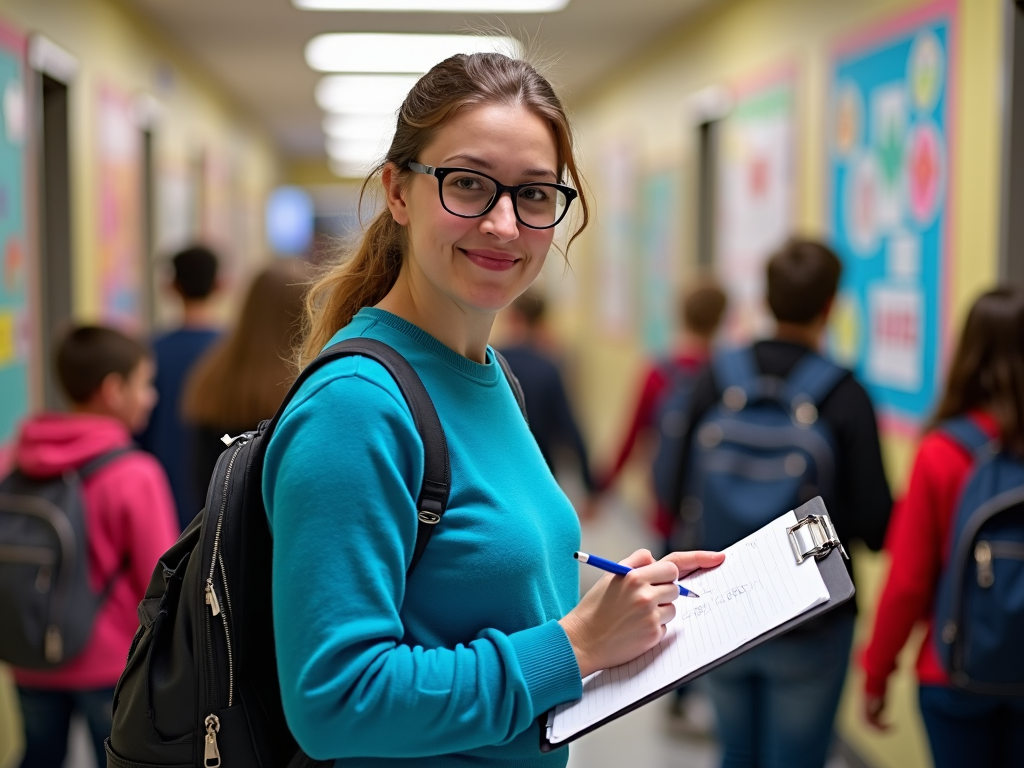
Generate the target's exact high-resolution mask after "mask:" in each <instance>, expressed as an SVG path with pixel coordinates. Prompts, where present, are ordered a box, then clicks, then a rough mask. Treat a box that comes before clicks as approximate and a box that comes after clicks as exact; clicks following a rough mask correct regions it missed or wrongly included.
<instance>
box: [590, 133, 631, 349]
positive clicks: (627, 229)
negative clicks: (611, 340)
mask: <svg viewBox="0 0 1024 768" xmlns="http://www.w3.org/2000/svg"><path fill="white" fill-rule="evenodd" d="M604 157H605V161H604V164H603V166H602V170H603V177H602V179H601V180H602V185H601V189H602V195H601V198H602V199H601V202H602V205H601V215H600V216H599V217H598V221H599V222H600V227H601V233H600V251H599V268H600V273H599V275H598V280H599V286H600V290H599V292H598V306H597V308H596V309H597V313H596V314H597V318H598V327H600V328H601V330H602V331H604V332H605V333H607V334H609V335H612V336H617V337H623V336H626V335H627V334H628V333H629V332H630V330H631V326H632V322H631V320H632V315H633V306H632V304H633V302H632V294H633V280H632V277H633V275H632V272H633V267H632V265H631V262H632V255H633V248H634V221H635V218H634V217H635V208H636V183H637V179H636V166H635V158H634V156H633V152H632V150H631V148H630V146H629V144H628V143H627V142H626V141H625V140H617V141H612V142H611V143H610V144H609V145H608V147H607V148H606V150H605V153H604Z"/></svg>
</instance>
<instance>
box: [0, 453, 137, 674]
mask: <svg viewBox="0 0 1024 768" xmlns="http://www.w3.org/2000/svg"><path fill="white" fill-rule="evenodd" d="M132 450H134V449H132V448H118V449H116V450H113V451H108V452H107V453H104V454H101V455H100V456H97V457H96V458H94V459H92V460H91V461H89V462H87V463H86V464H84V465H83V466H81V467H80V468H78V469H77V470H72V471H69V472H65V473H64V474H62V475H58V476H57V477H50V478H35V477H29V476H27V475H25V474H24V473H23V472H21V471H20V470H17V469H15V470H14V471H13V472H11V474H9V475H8V476H7V477H6V478H4V480H3V481H2V482H0V616H2V617H3V620H2V622H0V659H2V660H4V661H6V662H8V663H10V664H13V665H15V666H17V667H24V668H26V669H41V670H47V669H55V668H56V667H59V666H61V665H62V664H64V663H66V662H67V661H68V660H69V659H72V658H74V657H75V656H76V655H78V654H79V653H81V651H82V650H83V649H84V648H85V645H86V643H87V642H88V641H89V637H90V636H91V635H92V627H93V623H94V622H95V620H96V614H98V613H99V610H100V607H101V606H102V605H103V603H104V601H105V600H106V598H107V595H108V594H109V593H110V587H111V586H113V584H114V581H115V580H116V579H117V577H118V576H119V575H120V573H121V571H122V570H123V567H122V568H120V569H118V571H117V572H116V573H115V574H114V575H113V576H112V577H111V578H110V579H109V580H108V582H107V585H106V586H105V587H104V589H103V590H102V591H101V592H100V593H99V594H96V593H95V592H93V591H92V589H91V588H90V587H89V549H88V540H87V538H86V530H85V506H84V503H83V500H82V482H83V481H84V480H85V479H86V478H87V477H89V476H90V475H93V474H95V473H96V472H97V471H99V469H100V468H102V467H104V466H106V465H107V464H109V463H110V462H112V461H113V460H114V459H117V458H119V457H120V456H123V455H124V454H126V453H130V452H131V451H132Z"/></svg>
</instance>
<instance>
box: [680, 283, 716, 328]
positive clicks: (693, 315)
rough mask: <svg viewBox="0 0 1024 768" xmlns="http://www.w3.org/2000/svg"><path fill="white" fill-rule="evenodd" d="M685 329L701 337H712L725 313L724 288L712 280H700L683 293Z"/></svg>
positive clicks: (682, 313)
mask: <svg viewBox="0 0 1024 768" xmlns="http://www.w3.org/2000/svg"><path fill="white" fill-rule="evenodd" d="M681 304H682V306H681V319H682V321H683V327H684V328H685V329H687V330H688V331H692V332H693V333H696V334H697V335H699V336H705V337H711V336H714V334H715V331H716V330H718V324H719V323H721V322H722V315H723V314H724V313H725V305H726V297H725V291H723V290H722V287H721V286H720V285H719V284H718V283H717V282H716V281H715V280H713V279H711V278H707V277H704V278H698V279H697V280H695V281H693V282H692V283H691V284H690V286H689V287H687V289H686V290H685V291H684V292H683V299H682V302H681Z"/></svg>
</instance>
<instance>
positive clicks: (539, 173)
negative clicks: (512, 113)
mask: <svg viewBox="0 0 1024 768" xmlns="http://www.w3.org/2000/svg"><path fill="white" fill-rule="evenodd" d="M455 160H461V161H463V162H466V163H469V164H470V165H473V166H477V167H479V168H483V169H484V170H485V171H492V172H493V171H494V164H493V163H491V162H488V161H487V160H484V159H483V158H482V157H477V156H476V155H467V154H458V155H452V156H451V157H447V158H445V160H444V164H445V165H447V164H448V163H450V162H452V161H455ZM520 175H521V176H532V177H535V178H543V177H545V176H547V177H549V178H552V179H554V180H555V181H558V174H557V173H555V172H554V171H551V170H548V169H547V168H526V169H525V170H523V171H522V172H521V174H520Z"/></svg>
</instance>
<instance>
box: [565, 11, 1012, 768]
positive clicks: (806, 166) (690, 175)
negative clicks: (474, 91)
mask: <svg viewBox="0 0 1024 768" xmlns="http://www.w3.org/2000/svg"><path fill="white" fill-rule="evenodd" d="M921 5H923V3H921V2H920V0H858V2H849V1H848V0H734V1H733V2H719V3H717V4H712V5H710V6H709V8H708V9H707V10H706V11H705V12H704V13H703V14H702V15H701V16H700V17H698V18H697V19H695V20H692V21H691V22H688V23H687V24H686V25H684V26H683V27H682V28H681V29H680V30H678V31H677V32H674V33H672V32H670V33H668V34H667V35H666V36H665V37H664V38H663V39H662V40H660V41H658V42H657V43H656V44H654V45H652V46H649V47H648V49H647V50H646V52H644V53H642V54H641V55H640V56H638V57H636V58H635V59H633V60H632V61H631V62H630V63H629V64H628V66H626V67H625V68H622V69H621V70H620V71H619V72H618V73H617V74H616V75H615V76H614V77H613V78H612V79H610V80H608V81H606V82H605V83H603V84H602V86H601V87H600V88H599V89H597V90H596V91H594V92H592V93H589V94H584V95H583V97H581V98H579V99H577V100H576V101H575V102H574V103H572V104H571V106H572V111H573V117H574V122H575V125H576V128H577V131H578V137H579V144H580V150H581V155H582V158H583V162H584V171H585V173H586V174H587V176H588V179H589V183H590V185H591V189H592V192H593V200H594V203H595V209H596V211H595V212H596V219H597V220H600V219H601V215H602V201H606V200H607V199H608V197H609V190H607V189H603V188H602V187H601V183H602V174H601V173H600V165H599V164H600V163H602V162H603V161H605V160H606V159H607V158H606V157H604V156H603V153H604V152H605V151H606V147H607V146H608V144H609V142H610V141H612V140H616V139H623V138H624V139H625V140H626V141H627V142H628V143H629V145H630V146H631V148H632V150H633V152H634V154H635V158H636V160H637V167H638V170H639V171H640V172H641V173H642V172H644V171H654V170H660V169H671V170H675V171H677V172H678V175H679V176H680V178H681V182H682V208H681V209H680V211H679V215H680V217H681V219H680V221H681V227H682V238H681V240H682V242H681V243H680V254H679V266H680V269H679V270H678V272H679V274H680V275H685V273H686V272H687V269H688V268H689V267H690V266H691V265H692V264H693V263H694V259H695V256H694V253H693V250H694V246H695V242H694V240H695V238H694V236H693V235H692V232H693V222H694V219H695V209H694V201H695V200H696V194H697V190H696V184H695V176H696V174H695V170H694V160H695V154H696V147H695V140H696V130H695V129H693V128H691V126H692V122H691V119H690V118H689V117H688V116H687V106H686V105H687V100H688V99H689V98H690V97H691V96H692V95H693V94H694V93H695V92H697V91H699V90H700V89H702V88H704V87H706V86H709V85H714V84H722V85H728V84H732V83H735V82H737V81H744V80H748V79H750V78H751V77H752V76H756V75H757V74H758V72H763V71H766V70H771V69H773V68H776V67H778V66H780V65H787V64H788V65H791V66H795V68H796V72H797V85H796V89H797V99H796V103H797V131H796V133H797V157H796V162H797V172H796V179H797V184H798V189H797V203H796V225H797V228H798V229H799V230H801V231H802V232H804V233H807V234H820V233H824V232H825V230H826V223H827V219H826V217H827V215H828V212H827V208H826V205H827V202H826V201H827V195H826V186H825V185H826V173H825V166H824V159H825V151H826V150H825V135H826V132H825V127H826V115H825V103H826V98H827V94H826V88H827V78H828V72H829V64H830V58H829V51H830V49H831V46H832V45H833V44H834V42H835V41H836V40H837V39H838V38H842V37H844V36H846V35H848V34H850V33H851V32H855V31H857V30H858V29H861V28H863V27H865V26H870V25H873V24H875V23H878V22H882V21H885V20H886V19H888V18H891V17H893V16H896V15H899V14H900V13H902V12H905V11H907V10H908V9H912V8H915V7H918V6H921ZM1001 6H1002V3H1001V2H999V0H961V2H960V4H959V11H958V19H957V21H956V25H957V26H956V33H957V34H958V36H959V50H958V51H957V57H956V61H955V62H954V67H955V73H956V82H957V91H956V112H955V115H954V120H955V139H954V141H955V145H954V147H953V153H952V154H953V167H952V176H953V178H954V179H955V186H953V188H952V190H951V192H952V198H951V205H952V216H951V221H952V227H953V237H952V240H951V245H952V253H951V254H950V258H951V259H952V263H953V269H952V271H951V278H952V286H951V289H952V313H951V314H952V318H951V321H952V322H951V327H952V328H953V329H954V330H955V329H956V328H957V327H959V323H960V322H961V320H962V318H963V316H964V314H965V310H966V308H967V306H968V305H969V303H970V302H971V300H972V299H973V297H974V296H975V295H976V294H977V293H978V292H979V291H980V290H982V289H984V288H985V287H987V286H989V285H991V284H992V283H993V282H994V281H995V279H996V274H997V254H996V248H997V217H998V211H999V205H998V203H999V198H998V195H999V188H1000V184H999V180H1000V177H999V173H1000V168H999V148H1000V139H1001V132H1000V114H999V103H1000V94H999V88H1000V85H1001V58H1000V57H1001V51H1002V42H1003V41H1002V31H1001V28H1000V27H1001V10H1002V9H1001ZM600 233H601V230H600V227H598V226H593V227H591V229H590V230H588V232H587V233H586V234H585V235H584V237H583V238H581V240H580V241H579V243H578V246H574V250H573V252H572V253H571V254H570V257H571V261H572V264H573V270H572V272H571V273H570V274H569V276H568V277H567V278H565V279H564V280H561V281H560V280H558V279H556V280H554V281H553V282H554V283H556V285H554V295H555V299H556V301H555V302H554V303H555V320H556V325H557V327H558V329H559V331H560V335H561V336H562V338H563V340H564V341H565V342H566V346H567V348H568V349H570V350H571V353H570V354H571V356H572V360H571V363H572V368H573V370H574V372H575V374H576V375H575V379H576V381H577V382H578V384H579V386H578V387H577V391H578V394H579V399H578V407H579V410H580V413H581V416H582V417H583V420H584V424H585V427H586V430H587V432H588V434H589V436H590V437H591V439H592V441H593V442H594V444H595V454H596V455H597V457H598V459H600V458H602V457H607V455H608V452H609V450H610V449H611V446H612V443H613V442H614V440H615V438H616V437H617V436H618V434H619V433H620V432H621V430H622V429H623V427H624V421H625V419H626V413H625V410H626V408H627V406H628V404H630V403H632V402H633V401H634V400H633V398H634V395H635V391H636V387H637V386H638V383H639V382H638V381H637V376H638V371H639V370H640V367H641V365H642V354H643V353H642V344H641V343H640V338H639V335H638V334H636V333H633V334H631V335H628V336H627V337H625V338H608V337H607V336H606V335H605V334H603V333H602V331H601V329H600V325H599V323H598V320H597V318H598V316H599V315H598V311H597V302H598V301H599V300H600V295H601V294H600V290H599V284H598V280H599V263H598V262H599V258H600V256H599V249H598V248H599V237H600ZM555 271H556V272H559V273H560V269H556V270H555ZM552 276H553V277H556V278H557V277H558V275H557V274H554V275H552ZM616 406H617V407H616ZM884 452H885V458H886V464H887V469H888V471H889V477H890V480H891V482H892V484H893V488H894V490H896V491H898V490H899V489H900V488H901V487H902V484H903V482H904V479H905V476H906V472H907V469H908V466H909V462H910V460H911V459H912V455H913V443H912V442H911V441H909V440H906V439H895V438H893V439H889V440H887V441H886V444H885V446H884ZM643 488H644V482H643V480H642V478H640V477H639V473H637V474H635V475H634V476H633V477H632V478H631V482H627V484H626V494H627V495H628V496H631V497H632V498H633V500H634V501H637V502H639V503H642V502H643V499H642V494H643V493H644V491H643ZM865 554H866V555H867V556H862V557H861V559H860V564H859V567H858V571H859V573H858V579H859V590H860V594H859V600H860V604H861V606H862V607H864V608H865V609H866V610H864V611H863V615H862V622H861V626H860V627H859V633H860V634H859V635H858V637H860V638H863V632H864V630H865V629H866V627H867V624H868V622H869V621H870V617H871V612H872V611H871V607H872V606H873V604H874V601H875V598H876V596H877V591H878V588H879V586H880V584H881V582H882V580H883V578H884V572H883V568H884V566H883V563H882V560H881V557H879V556H875V555H870V554H869V553H865ZM913 658H914V656H913V650H912V651H911V653H909V654H906V655H905V658H904V664H903V669H904V670H912V668H913ZM856 684H857V682H856V680H854V681H852V683H851V684H850V685H848V686H847V692H846V697H845V698H844V702H843V705H842V711H841V715H840V724H839V727H840V729H841V731H842V733H843V734H844V736H846V737H847V738H848V739H849V740H850V741H851V742H852V743H853V744H854V745H855V746H856V747H857V748H858V749H859V750H861V751H862V752H863V753H864V754H865V756H868V757H869V758H870V759H871V760H873V761H874V762H875V763H877V764H878V765H880V766H893V768H896V766H901V767H902V766H917V765H927V763H928V752H927V747H926V744H925V742H924V737H923V733H922V731H921V728H920V721H919V717H918V716H917V714H916V706H915V705H914V703H913V696H914V695H915V690H916V689H915V688H914V686H913V683H912V675H911V673H910V672H909V671H905V672H904V673H901V674H900V675H899V677H898V679H897V680H895V682H894V684H893V698H894V701H893V714H894V719H895V720H896V721H897V725H896V727H895V728H894V729H893V731H892V733H891V734H890V735H887V736H878V735H876V734H874V733H869V732H868V731H867V730H866V729H865V727H864V726H863V725H862V722H861V719H860V717H859V710H858V709H857V705H858V704H859V699H858V698H857V697H855V696H854V695H853V694H854V693H856V690H855V689H856Z"/></svg>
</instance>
